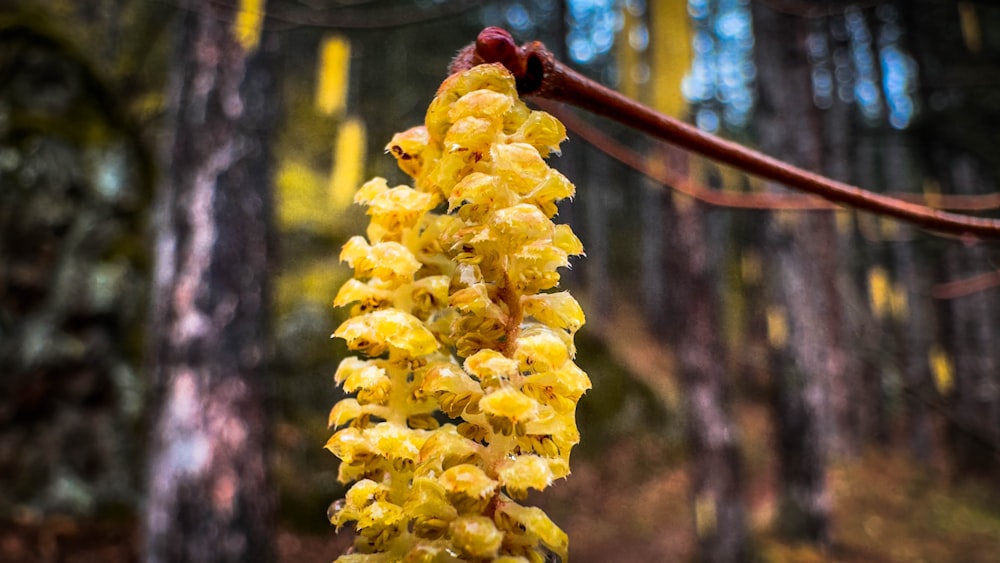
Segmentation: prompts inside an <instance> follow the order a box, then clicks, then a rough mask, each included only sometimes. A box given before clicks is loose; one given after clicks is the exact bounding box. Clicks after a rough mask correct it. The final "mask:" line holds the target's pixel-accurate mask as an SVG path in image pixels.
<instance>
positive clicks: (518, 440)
mask: <svg viewBox="0 0 1000 563" xmlns="http://www.w3.org/2000/svg"><path fill="white" fill-rule="evenodd" d="M564 139H565V128H564V127H563V126H562V124H561V123H559V121H558V120H556V119H555V118H554V117H552V116H551V115H549V114H547V113H545V112H541V111H532V110H531V109H529V108H528V107H527V106H526V105H525V104H524V103H523V102H522V101H521V100H520V99H519V98H518V96H517V86H516V83H515V79H514V77H513V76H512V75H511V73H510V72H509V71H508V70H507V69H506V68H504V67H503V66H502V65H499V64H488V65H479V66H475V67H472V68H470V69H468V70H465V71H463V72H459V73H456V74H454V75H452V76H450V77H449V78H448V79H447V80H445V82H444V83H443V84H442V86H441V88H440V89H439V91H438V93H437V96H436V97H435V99H434V101H433V102H432V103H431V105H430V107H429V109H428V111H427V115H426V120H425V124H424V125H423V126H420V127H415V128H413V129H410V130H408V131H405V132H402V133H398V134H397V135H396V136H395V137H393V139H392V141H391V142H390V143H389V145H388V147H387V149H388V150H389V152H391V153H392V155H393V156H394V157H395V158H396V160H397V163H398V164H399V166H400V168H401V169H402V170H403V171H404V172H405V173H407V174H408V175H409V176H410V177H411V178H413V180H414V186H413V187H409V186H397V187H394V188H390V187H388V184H387V183H386V181H385V180H384V179H381V178H376V179H374V180H372V181H370V182H368V183H367V184H365V185H364V186H363V187H362V188H361V189H360V190H359V191H358V194H357V196H356V197H355V201H356V202H357V203H360V204H363V205H366V206H368V213H369V215H370V216H371V222H370V224H369V226H368V229H367V240H366V239H365V238H364V237H354V238H352V239H351V240H350V241H348V242H347V244H345V245H344V248H343V251H342V253H341V259H342V260H343V261H345V262H347V263H348V264H349V265H350V266H351V267H353V268H354V278H353V279H351V280H349V281H348V282H347V283H345V284H344V286H343V287H342V288H341V290H340V292H339V293H338V295H337V297H336V299H335V301H334V304H335V305H337V306H348V305H351V306H352V309H351V316H350V318H349V319H348V320H347V321H345V322H344V323H343V324H342V325H341V326H340V327H339V328H338V329H337V331H336V332H335V333H334V336H335V337H338V338H343V339H344V340H345V341H346V342H347V345H348V347H349V348H350V349H351V350H352V351H355V352H357V353H358V354H359V356H358V357H348V358H346V359H344V360H343V362H342V363H341V365H340V367H339V368H338V370H337V373H336V375H335V380H336V381H337V383H339V384H341V385H343V387H344V390H345V391H347V392H349V393H351V394H353V396H352V397H349V398H346V399H344V400H342V401H340V402H339V403H337V405H335V406H334V408H333V410H332V411H331V413H330V425H331V426H332V427H336V428H338V430H337V432H336V433H335V434H334V435H333V436H332V437H331V438H330V440H329V442H328V443H327V448H328V449H330V450H331V451H332V452H333V453H334V454H336V455H337V456H338V457H339V458H340V459H341V460H342V463H341V467H340V472H339V478H340V479H341V481H343V482H345V483H347V482H353V485H352V486H351V488H350V489H349V490H348V492H347V495H346V497H345V499H343V500H341V501H338V502H336V503H334V505H332V506H331V509H330V512H329V517H330V520H331V522H332V523H333V524H335V525H336V526H338V527H341V526H344V525H347V524H353V526H354V529H355V530H356V532H357V533H358V537H357V540H356V542H355V545H354V548H353V550H352V551H353V553H350V554H348V555H344V556H343V557H341V558H340V559H339V561H345V562H352V561H403V560H405V561H504V562H515V561H544V560H547V559H550V558H551V557H556V558H558V559H559V560H565V559H566V557H567V549H568V539H567V537H566V534H565V533H564V532H563V531H562V530H560V529H559V528H558V526H556V525H555V524H554V523H553V522H552V521H551V520H550V519H549V518H548V517H547V516H546V515H545V513H544V512H542V511H541V510H540V509H538V508H534V507H527V506H523V505H521V504H520V502H519V501H522V500H524V499H525V498H526V496H527V494H528V492H529V491H530V490H532V489H534V490H543V489H545V488H547V487H548V486H549V485H551V484H552V483H553V482H554V481H555V480H556V479H559V478H563V477H566V476H567V475H568V474H569V456H570V451H571V450H572V448H573V446H574V445H576V443H577V442H579V432H578V431H577V427H576V420H575V411H576V404H577V401H578V400H579V399H580V397H581V396H582V395H583V393H584V392H585V391H586V390H587V389H589V388H590V380H589V379H588V377H587V375H586V374H585V373H584V372H583V371H582V370H581V369H580V368H579V367H578V366H577V365H576V364H575V363H574V361H573V358H574V356H575V347H574V344H573V337H574V335H575V333H576V331H577V330H579V328H580V327H581V326H582V325H583V323H584V314H583V311H582V310H581V308H580V306H579V304H578V303H577V302H576V300H575V299H574V298H573V297H572V296H571V295H570V294H569V293H568V292H566V291H557V286H558V283H559V273H558V269H559V268H562V267H567V266H568V265H569V259H570V257H571V256H574V255H582V254H583V248H582V245H581V244H580V241H579V239H578V238H577V237H576V236H575V235H574V234H573V232H572V230H571V229H570V228H569V226H567V225H558V224H555V223H554V222H553V221H552V218H553V216H555V215H556V211H557V209H556V202H557V201H559V200H562V199H565V198H569V197H571V196H572V195H573V193H574V187H573V185H572V184H571V183H570V182H569V180H567V179H566V178H565V177H564V176H563V175H562V174H560V173H559V172H557V171H556V170H554V169H552V168H550V167H549V166H548V165H547V164H546V163H545V160H544V158H545V157H547V156H549V155H550V154H551V153H553V152H557V151H558V146H559V143H561V142H562V141H563V140H564Z"/></svg>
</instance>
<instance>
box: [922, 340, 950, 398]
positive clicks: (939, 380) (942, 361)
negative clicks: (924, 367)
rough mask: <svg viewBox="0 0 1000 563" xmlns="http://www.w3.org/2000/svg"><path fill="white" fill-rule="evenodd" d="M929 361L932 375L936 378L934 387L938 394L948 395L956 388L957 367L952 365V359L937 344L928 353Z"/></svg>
mask: <svg viewBox="0 0 1000 563" xmlns="http://www.w3.org/2000/svg"><path fill="white" fill-rule="evenodd" d="M927 361H928V363H929V364H930V367H931V375H932V376H934V386H935V387H937V390H938V393H941V394H942V395H948V394H950V393H951V390H952V389H954V388H955V366H954V365H953V364H952V363H951V357H950V356H949V355H948V352H945V350H944V348H942V347H941V346H940V345H938V344H935V345H933V346H931V349H930V350H929V351H928V352H927Z"/></svg>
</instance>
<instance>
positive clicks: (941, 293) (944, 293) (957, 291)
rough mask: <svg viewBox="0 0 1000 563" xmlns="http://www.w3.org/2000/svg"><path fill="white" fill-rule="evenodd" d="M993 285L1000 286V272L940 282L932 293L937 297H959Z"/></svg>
mask: <svg viewBox="0 0 1000 563" xmlns="http://www.w3.org/2000/svg"><path fill="white" fill-rule="evenodd" d="M993 287H1000V272H986V273H984V274H978V275H975V276H972V277H971V278H966V279H963V280H955V281H951V282H948V283H939V284H937V285H935V286H934V288H933V289H931V295H933V296H934V298H935V299H957V298H959V297H965V296H966V295H972V294H973V293H977V292H980V291H985V290H987V289H990V288H993Z"/></svg>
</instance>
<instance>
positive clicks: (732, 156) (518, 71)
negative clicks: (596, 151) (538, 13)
mask: <svg viewBox="0 0 1000 563" xmlns="http://www.w3.org/2000/svg"><path fill="white" fill-rule="evenodd" d="M481 63H501V64H503V65H504V66H505V67H507V69H509V70H510V71H511V73H512V74H513V75H514V77H515V79H516V80H517V86H518V90H519V91H520V92H521V94H522V95H524V96H529V97H533V98H538V99H549V100H555V101H561V102H566V103H569V104H573V105H575V106H578V107H581V108H583V109H586V110H588V111H590V112H593V113H595V114H598V115H603V116H605V117H608V118H610V119H613V120H615V121H618V122H620V123H622V124H624V125H626V126H628V127H632V128H633V129H637V130H639V131H642V132H644V133H647V134H649V135H652V136H654V137H656V138H658V139H662V140H664V141H667V142H669V143H673V144H675V145H677V146H679V147H681V148H684V149H687V150H690V151H693V152H696V153H698V154H701V155H703V156H706V157H708V158H711V159H713V160H717V161H719V162H722V163H725V164H728V165H730V166H734V167H736V168H739V169H741V170H743V171H745V172H747V173H749V174H753V175H755V176H759V177H761V178H764V179H766V180H771V181H774V182H779V183H781V184H784V185H786V186H788V187H790V188H794V189H797V190H800V191H804V192H808V193H811V194H815V195H818V196H820V197H822V198H824V199H827V200H829V201H832V202H834V203H838V204H843V205H847V206H850V207H854V208H856V209H862V210H865V211H870V212H873V213H878V214H880V215H888V216H890V217H895V218H897V219H900V220H902V221H906V222H909V223H913V224H915V225H918V226H920V227H923V228H926V229H930V230H933V231H941V232H947V233H953V234H957V235H960V236H962V237H968V238H1000V221H997V220H994V219H983V218H978V217H970V216H967V215H960V214H956V213H948V212H944V211H939V210H936V209H931V208H929V207H926V206H923V205H919V204H917V203H912V202H908V201H902V200H900V199H898V198H893V197H889V196H886V195H882V194H877V193H874V192H870V191H867V190H864V189H861V188H859V187H857V186H852V185H850V184H846V183H844V182H838V181H836V180H832V179H830V178H827V177H825V176H822V175H820V174H816V173H813V172H809V171H808V170H804V169H802V168H798V167H796V166H792V165H790V164H788V163H785V162H782V161H781V160H778V159H776V158H773V157H770V156H767V155H765V154H763V153H760V152H757V151H755V150H753V149H749V148H747V147H744V146H743V145H740V144H737V143H734V142H732V141H727V140H725V139H721V138H719V137H716V136H714V135H711V134H709V133H706V132H704V131H701V130H700V129H698V128H697V127H694V126H692V125H688V124H687V123H684V122H682V121H679V120H677V119H674V118H672V117H669V116H666V115H663V114H661V113H659V112H656V111H655V110H653V109H650V108H648V107H646V106H644V105H642V104H640V103H638V102H635V101H633V100H631V99H629V98H626V97H625V96H622V95H621V94H619V93H618V92H615V91H614V90H611V89H610V88H607V87H605V86H602V85H600V84H598V83H597V82H594V81H593V80H590V79H589V78H587V77H585V76H583V75H581V74H579V73H577V72H576V71H574V70H573V69H571V68H569V67H567V66H566V65H564V64H563V63H561V62H559V61H558V60H556V58H555V57H554V56H553V55H552V53H551V52H550V51H549V50H548V49H546V47H545V45H543V44H542V43H540V42H538V41H535V42H532V43H527V44H525V45H523V46H521V47H518V46H517V45H516V44H515V43H514V39H513V37H512V36H511V35H510V33H508V32H507V31H505V30H503V29H500V28H496V27H489V28H486V29H484V30H483V31H482V32H480V34H479V37H478V38H477V39H476V42H475V43H474V44H472V45H469V46H468V47H466V48H465V49H463V50H462V51H461V52H460V53H459V55H458V57H457V58H456V59H455V60H454V61H453V62H452V70H453V71H454V70H459V69H463V68H469V67H471V66H473V65H476V64H481Z"/></svg>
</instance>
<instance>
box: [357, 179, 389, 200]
mask: <svg viewBox="0 0 1000 563" xmlns="http://www.w3.org/2000/svg"><path fill="white" fill-rule="evenodd" d="M388 189H389V184H388V183H386V181H385V178H381V177H375V178H372V179H371V180H368V181H367V182H365V183H364V184H363V185H362V186H361V187H360V188H358V191H357V193H355V194H354V203H357V204H360V205H368V204H370V203H371V201H372V200H373V199H374V198H375V196H377V195H378V194H380V193H382V192H384V191H386V190H388Z"/></svg>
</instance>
